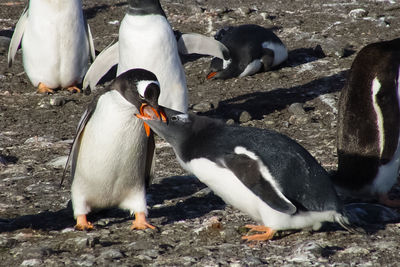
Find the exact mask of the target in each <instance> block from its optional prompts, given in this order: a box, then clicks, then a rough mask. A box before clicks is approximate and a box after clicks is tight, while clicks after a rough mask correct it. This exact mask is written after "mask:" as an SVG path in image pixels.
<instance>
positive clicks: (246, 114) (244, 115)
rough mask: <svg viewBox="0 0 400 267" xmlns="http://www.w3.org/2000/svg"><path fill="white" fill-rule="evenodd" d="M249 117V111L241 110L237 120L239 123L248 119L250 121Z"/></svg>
mask: <svg viewBox="0 0 400 267" xmlns="http://www.w3.org/2000/svg"><path fill="white" fill-rule="evenodd" d="M251 119H252V118H251V115H250V113H249V112H247V111H242V113H240V116H239V122H240V123H244V122H248V121H250V120H251Z"/></svg>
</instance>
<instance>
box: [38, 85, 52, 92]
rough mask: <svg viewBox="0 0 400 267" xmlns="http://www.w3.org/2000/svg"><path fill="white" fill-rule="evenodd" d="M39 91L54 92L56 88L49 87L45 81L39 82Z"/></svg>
mask: <svg viewBox="0 0 400 267" xmlns="http://www.w3.org/2000/svg"><path fill="white" fill-rule="evenodd" d="M37 93H39V94H54V90H53V89H51V88H50V87H47V86H46V85H45V84H44V83H39V86H38V89H37Z"/></svg>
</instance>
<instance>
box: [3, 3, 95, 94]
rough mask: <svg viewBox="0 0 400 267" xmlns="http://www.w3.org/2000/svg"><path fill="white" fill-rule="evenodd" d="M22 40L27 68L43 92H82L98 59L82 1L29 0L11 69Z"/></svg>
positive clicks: (12, 46) (15, 37)
mask: <svg viewBox="0 0 400 267" xmlns="http://www.w3.org/2000/svg"><path fill="white" fill-rule="evenodd" d="M21 40H22V59H23V64H24V69H25V72H26V74H27V75H28V77H29V79H30V81H31V83H32V84H33V86H35V87H38V92H39V93H54V91H53V89H55V88H59V87H62V88H67V89H68V90H69V91H71V92H80V89H79V88H78V87H77V85H78V84H79V83H81V82H82V79H83V77H84V76H85V73H86V71H87V69H88V63H89V54H90V55H91V57H92V59H94V57H95V51H94V45H93V40H92V36H91V33H90V29H89V26H88V24H87V23H86V20H85V18H84V17H83V12H82V1H81V0H69V1H65V0H52V1H50V0H34V1H29V3H28V6H27V7H26V8H25V10H24V12H23V14H22V16H21V17H20V19H19V21H18V23H17V25H16V27H15V31H14V34H13V36H12V39H11V43H10V46H9V51H8V64H9V66H10V67H11V65H12V62H13V60H14V57H15V54H16V53H17V50H18V46H19V44H20V43H21Z"/></svg>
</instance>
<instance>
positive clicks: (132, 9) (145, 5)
mask: <svg viewBox="0 0 400 267" xmlns="http://www.w3.org/2000/svg"><path fill="white" fill-rule="evenodd" d="M156 2H157V3H149V2H146V1H139V3H132V1H131V2H130V3H129V5H128V12H127V13H128V14H129V15H132V16H146V15H161V16H163V17H167V16H166V15H165V13H164V10H163V9H162V7H161V5H160V2H158V1H156Z"/></svg>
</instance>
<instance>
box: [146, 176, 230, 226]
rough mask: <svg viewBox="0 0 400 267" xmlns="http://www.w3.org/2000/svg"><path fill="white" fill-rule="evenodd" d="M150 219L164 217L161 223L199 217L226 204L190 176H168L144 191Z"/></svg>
mask: <svg viewBox="0 0 400 267" xmlns="http://www.w3.org/2000/svg"><path fill="white" fill-rule="evenodd" d="M147 193H148V195H149V196H150V199H149V201H148V205H149V206H150V207H151V208H150V210H149V218H160V217H163V218H164V220H163V224H169V223H173V222H176V221H180V220H186V219H193V218H197V217H201V216H203V215H205V214H207V213H209V212H210V211H212V210H217V209H223V208H224V207H225V203H224V202H223V201H222V199H221V198H220V197H218V196H216V195H215V194H214V193H213V192H212V191H211V190H210V189H209V188H208V187H207V186H206V185H204V184H203V183H201V182H200V181H199V180H198V179H197V178H195V177H193V176H171V177H166V178H163V179H162V180H161V181H160V183H156V184H152V185H151V186H150V188H149V189H148V190H147Z"/></svg>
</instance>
